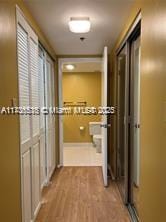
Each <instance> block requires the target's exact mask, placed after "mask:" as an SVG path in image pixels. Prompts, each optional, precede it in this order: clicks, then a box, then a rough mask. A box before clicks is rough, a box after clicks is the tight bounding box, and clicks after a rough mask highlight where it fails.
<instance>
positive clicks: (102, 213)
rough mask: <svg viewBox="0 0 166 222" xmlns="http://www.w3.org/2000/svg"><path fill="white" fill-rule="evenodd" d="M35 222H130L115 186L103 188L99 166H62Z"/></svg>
mask: <svg viewBox="0 0 166 222" xmlns="http://www.w3.org/2000/svg"><path fill="white" fill-rule="evenodd" d="M43 203H44V204H43V205H42V208H41V210H40V211H39V214H38V217H37V219H36V222H129V221H130V217H129V214H128V211H127V209H126V207H125V206H124V205H123V203H122V200H121V198H120V195H119V191H118V189H117V186H116V183H115V182H112V181H110V184H109V187H108V188H104V186H103V179H102V171H101V168H100V167H63V168H61V169H58V170H56V172H55V174H54V176H53V178H52V184H51V185H50V186H49V187H47V188H45V189H44V191H43Z"/></svg>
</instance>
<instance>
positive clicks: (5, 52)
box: [0, 0, 57, 222]
mask: <svg viewBox="0 0 166 222" xmlns="http://www.w3.org/2000/svg"><path fill="white" fill-rule="evenodd" d="M16 4H18V5H19V7H20V8H21V9H22V10H23V11H24V13H25V15H26V17H27V18H28V21H29V22H30V24H31V26H32V27H33V28H34V29H35V31H36V33H37V35H38V36H39V39H40V41H41V42H42V44H43V45H44V47H46V49H47V50H48V51H49V52H50V54H51V55H52V56H54V51H53V49H52V48H51V46H50V45H49V43H48V41H47V40H46V39H45V37H44V35H43V34H42V32H41V31H40V29H39V28H38V25H37V24H36V23H35V21H34V20H33V18H32V17H31V15H30V13H29V12H28V10H27V9H26V8H25V6H24V3H23V2H22V1H19V0H5V1H0V107H2V106H11V99H12V98H17V101H18V84H17V83H18V75H17V56H16V16H15V15H16V11H15V6H16ZM56 88H57V87H56ZM0 176H1V183H0V220H1V221H4V222H21V187H20V179H21V178H20V155H19V117H18V116H17V115H16V116H13V115H11V116H1V115H0Z"/></svg>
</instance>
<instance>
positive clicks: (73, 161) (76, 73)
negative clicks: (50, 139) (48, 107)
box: [59, 48, 107, 185]
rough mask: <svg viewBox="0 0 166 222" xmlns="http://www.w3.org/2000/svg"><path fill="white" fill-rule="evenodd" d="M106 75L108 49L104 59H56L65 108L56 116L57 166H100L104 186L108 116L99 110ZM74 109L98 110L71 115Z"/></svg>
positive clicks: (105, 181) (105, 89) (105, 183)
mask: <svg viewBox="0 0 166 222" xmlns="http://www.w3.org/2000/svg"><path fill="white" fill-rule="evenodd" d="M104 58H105V59H104ZM106 77H107V48H105V53H104V57H103V59H102V58H101V57H96V58H62V59H59V106H60V107H61V108H62V107H63V111H64V110H65V114H64V113H63V115H59V123H60V124H59V125H60V126H59V127H60V130H59V131H60V137H59V139H60V166H100V167H101V168H102V169H103V171H102V172H103V181H104V185H107V133H106V132H107V122H106V121H107V120H106V119H107V118H105V119H103V116H102V115H101V114H99V113H98V112H99V110H100V109H101V107H102V106H105V107H106V106H107V95H106V93H107V78H106ZM104 84H105V85H104ZM103 98H104V99H103ZM103 100H104V101H103ZM104 102H105V103H104ZM66 108H70V109H67V110H68V111H69V110H71V108H72V114H66ZM77 108H79V109H80V108H81V109H82V110H86V111H85V112H87V108H90V112H91V113H92V112H93V111H94V110H96V111H97V112H96V113H94V112H93V114H90V115H89V114H88V115H87V114H82V113H81V114H76V113H74V114H73V110H75V109H76V110H78V109H77ZM85 108H86V109H85ZM93 108H94V110H93ZM68 111H67V112H68ZM100 111H101V110H100ZM103 135H104V136H103ZM102 138H104V139H102Z"/></svg>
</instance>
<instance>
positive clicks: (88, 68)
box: [63, 62, 101, 73]
mask: <svg viewBox="0 0 166 222" xmlns="http://www.w3.org/2000/svg"><path fill="white" fill-rule="evenodd" d="M67 64H72V65H74V66H75V69H74V70H72V71H69V70H67V69H66V67H65V65H67ZM63 72H72V73H73V72H101V63H99V62H98V63H97V62H84V63H83V62H82V63H65V64H64V65H63Z"/></svg>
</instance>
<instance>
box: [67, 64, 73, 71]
mask: <svg viewBox="0 0 166 222" xmlns="http://www.w3.org/2000/svg"><path fill="white" fill-rule="evenodd" d="M65 68H66V69H67V70H69V71H72V70H74V69H75V65H72V64H66V65H65Z"/></svg>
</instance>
